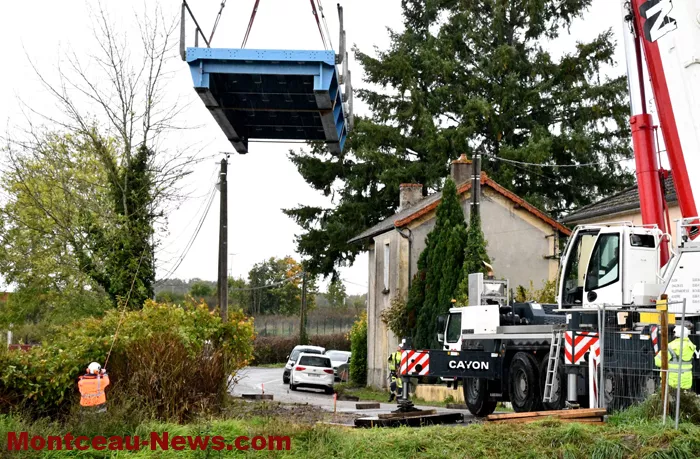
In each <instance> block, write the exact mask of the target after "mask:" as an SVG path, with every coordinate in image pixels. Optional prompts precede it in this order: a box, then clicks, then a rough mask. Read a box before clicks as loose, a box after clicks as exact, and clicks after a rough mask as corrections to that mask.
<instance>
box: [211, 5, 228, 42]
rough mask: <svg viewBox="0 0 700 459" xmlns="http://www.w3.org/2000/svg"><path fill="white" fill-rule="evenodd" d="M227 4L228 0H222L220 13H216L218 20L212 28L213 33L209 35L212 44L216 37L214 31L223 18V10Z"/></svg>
mask: <svg viewBox="0 0 700 459" xmlns="http://www.w3.org/2000/svg"><path fill="white" fill-rule="evenodd" d="M225 6H226V0H221V8H219V14H217V15H216V21H214V28H213V29H211V35H210V36H209V44H210V45H211V41H212V40H213V39H214V32H216V26H218V25H219V20H220V19H221V12H222V11H223V10H224V7H225Z"/></svg>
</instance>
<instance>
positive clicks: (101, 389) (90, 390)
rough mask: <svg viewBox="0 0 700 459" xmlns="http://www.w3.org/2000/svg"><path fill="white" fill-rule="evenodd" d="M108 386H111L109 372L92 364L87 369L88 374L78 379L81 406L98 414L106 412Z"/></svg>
mask: <svg viewBox="0 0 700 459" xmlns="http://www.w3.org/2000/svg"><path fill="white" fill-rule="evenodd" d="M107 386H109V376H108V375H107V370H105V369H103V368H102V366H101V365H100V364H99V363H97V362H92V363H91V364H90V365H89V366H88V367H87V372H86V373H85V374H84V375H82V376H80V377H79V378H78V390H79V391H80V405H81V406H84V407H86V408H85V409H87V410H91V411H93V410H94V411H95V412H97V413H104V412H106V411H107V406H106V402H107V397H106V396H105V388H106V387H107Z"/></svg>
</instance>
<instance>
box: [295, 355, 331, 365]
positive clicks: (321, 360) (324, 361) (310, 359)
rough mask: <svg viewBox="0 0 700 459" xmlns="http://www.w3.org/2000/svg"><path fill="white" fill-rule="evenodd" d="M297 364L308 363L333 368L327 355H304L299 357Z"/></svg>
mask: <svg viewBox="0 0 700 459" xmlns="http://www.w3.org/2000/svg"><path fill="white" fill-rule="evenodd" d="M298 365H308V366H310V367H321V368H333V367H332V366H331V359H329V358H328V357H323V356H320V355H319V356H318V357H316V356H315V355H304V356H302V358H300V359H299V363H298Z"/></svg>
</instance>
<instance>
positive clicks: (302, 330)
mask: <svg viewBox="0 0 700 459" xmlns="http://www.w3.org/2000/svg"><path fill="white" fill-rule="evenodd" d="M308 341H309V337H308V336H307V335H306V271H304V272H303V273H302V278H301V322H300V323H299V344H308Z"/></svg>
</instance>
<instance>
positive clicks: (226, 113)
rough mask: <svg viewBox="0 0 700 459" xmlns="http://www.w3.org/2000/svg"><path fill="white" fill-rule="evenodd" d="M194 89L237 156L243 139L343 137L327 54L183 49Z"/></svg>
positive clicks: (339, 145)
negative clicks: (185, 50)
mask: <svg viewBox="0 0 700 459" xmlns="http://www.w3.org/2000/svg"><path fill="white" fill-rule="evenodd" d="M187 63H188V64H189V66H190V71H191V73H192V80H193V81H194V88H195V90H196V91H197V93H198V94H199V96H200V98H201V99H202V101H203V102H204V105H206V107H207V108H208V109H209V111H210V112H211V114H212V116H213V117H214V119H215V120H216V122H217V123H218V124H219V126H220V127H221V129H222V130H223V132H224V133H225V134H226V136H227V138H228V140H229V141H230V142H231V144H232V145H233V147H234V148H235V149H236V151H238V152H239V153H247V152H248V140H249V139H267V140H277V141H285V140H304V141H323V142H326V144H327V146H328V148H329V150H330V151H331V152H333V153H340V152H341V151H342V150H343V147H344V145H345V139H346V137H347V134H348V120H347V119H346V113H345V110H343V94H342V91H341V90H340V85H339V81H338V72H337V69H336V65H335V53H334V52H333V51H296V50H257V49H222V48H187Z"/></svg>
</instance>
